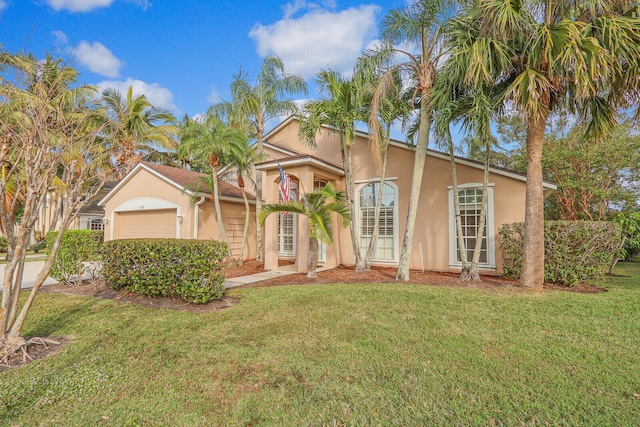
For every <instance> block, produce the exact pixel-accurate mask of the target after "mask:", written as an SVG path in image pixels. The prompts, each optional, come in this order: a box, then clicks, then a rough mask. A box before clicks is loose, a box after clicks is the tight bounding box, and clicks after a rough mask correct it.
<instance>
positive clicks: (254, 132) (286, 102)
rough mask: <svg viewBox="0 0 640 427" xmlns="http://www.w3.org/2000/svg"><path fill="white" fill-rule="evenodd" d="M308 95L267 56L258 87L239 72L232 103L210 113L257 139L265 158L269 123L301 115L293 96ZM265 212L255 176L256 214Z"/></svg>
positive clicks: (299, 81)
mask: <svg viewBox="0 0 640 427" xmlns="http://www.w3.org/2000/svg"><path fill="white" fill-rule="evenodd" d="M297 94H301V95H305V96H306V94H307V84H306V83H305V81H304V79H303V78H302V77H301V76H299V75H297V74H289V73H287V71H286V70H285V67H284V63H283V62H282V60H281V59H280V58H278V57H277V56H267V57H265V58H264V60H263V62H262V69H261V71H260V74H258V76H257V78H256V81H255V84H251V79H250V78H249V76H248V75H247V74H246V73H245V72H243V71H242V69H240V70H239V71H238V73H237V74H235V75H234V77H233V82H232V83H231V101H229V102H222V103H220V104H216V105H213V106H212V107H211V109H210V112H212V113H214V114H216V115H218V116H219V117H221V118H224V119H225V120H227V122H228V123H230V124H232V125H233V126H235V127H239V128H241V129H244V130H246V132H247V134H248V135H249V137H250V138H251V139H255V141H256V147H257V154H258V155H262V154H263V152H264V150H263V143H264V132H265V127H266V124H267V122H268V121H269V120H272V119H275V118H278V117H281V116H285V115H291V114H295V113H297V112H298V107H297V105H296V104H295V102H294V101H293V100H292V99H290V98H289V96H292V95H297ZM261 209H262V174H261V173H258V174H256V212H258V211H260V210H261ZM256 225H257V227H256V259H257V260H262V256H263V237H262V227H260V226H259V224H256Z"/></svg>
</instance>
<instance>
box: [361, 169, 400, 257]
mask: <svg viewBox="0 0 640 427" xmlns="http://www.w3.org/2000/svg"><path fill="white" fill-rule="evenodd" d="M379 183H380V177H378V178H371V179H368V180H366V181H360V184H359V185H357V186H356V194H355V200H354V202H355V205H356V212H357V218H356V220H355V221H353V222H354V223H355V227H357V228H356V229H357V230H358V241H360V239H361V238H362V233H361V222H362V211H361V209H360V192H361V191H362V189H363V188H364V187H366V186H368V185H370V184H379ZM384 184H385V185H389V186H390V187H391V188H392V189H393V194H394V200H393V202H394V203H393V255H394V256H393V259H379V258H375V254H374V257H372V258H371V261H373V262H376V263H381V264H398V263H399V262H400V246H399V244H400V231H399V230H400V224H399V222H400V221H399V214H398V202H399V200H400V189H399V187H398V185H397V184H396V183H394V182H390V181H389V179H388V178H385V180H384ZM365 255H366V254H362V256H363V257H364V256H365Z"/></svg>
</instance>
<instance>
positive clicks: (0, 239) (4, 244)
mask: <svg viewBox="0 0 640 427" xmlns="http://www.w3.org/2000/svg"><path fill="white" fill-rule="evenodd" d="M8 248H9V241H8V240H7V236H0V252H2V253H4V252H7V249H8Z"/></svg>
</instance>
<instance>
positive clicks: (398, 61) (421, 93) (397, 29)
mask: <svg viewBox="0 0 640 427" xmlns="http://www.w3.org/2000/svg"><path fill="white" fill-rule="evenodd" d="M452 3H453V2H452V1H449V0H435V1H431V0H417V1H415V2H414V3H413V4H412V5H411V6H408V7H406V8H403V9H396V10H392V11H391V12H390V13H389V14H388V15H387V16H385V18H384V20H383V39H384V41H385V44H384V46H383V47H382V48H381V49H379V50H378V51H377V52H373V53H372V52H369V54H368V57H369V58H368V59H367V61H368V62H370V63H371V64H373V65H372V66H373V67H376V68H378V67H383V66H384V64H390V65H388V66H387V67H388V68H387V72H386V73H385V74H383V76H382V79H381V80H380V85H379V87H378V91H379V92H380V93H382V94H383V95H382V96H384V94H386V93H387V92H388V88H389V87H390V86H393V85H394V79H395V77H394V75H395V74H396V73H401V74H402V75H403V78H405V80H406V81H409V82H412V83H413V84H414V85H415V91H414V94H413V101H414V105H415V106H419V111H420V115H419V119H418V120H419V121H418V126H419V128H418V139H417V142H416V148H415V155H414V164H413V172H412V176H411V187H410V190H409V207H408V209H407V221H406V227H405V231H404V238H403V240H402V250H401V253H400V263H399V266H398V273H397V275H396V280H402V281H407V280H409V259H410V258H411V251H412V247H413V235H414V229H415V222H416V215H417V212H418V203H419V200H420V192H421V188H422V177H423V175H424V166H425V161H426V157H427V149H428V146H429V132H430V128H431V119H432V117H431V113H432V111H431V106H430V103H429V102H428V100H429V98H430V96H431V88H432V86H433V82H434V79H435V77H436V71H437V65H438V62H439V61H440V59H441V58H442V57H443V55H444V53H445V52H444V50H443V44H442V28H443V25H444V23H445V22H446V19H447V18H448V17H447V14H448V13H451V11H452V10H453V9H452V6H451V4H452ZM406 45H411V46H415V47H416V49H417V53H413V52H412V51H411V50H410V49H409V50H404V49H402V48H400V47H399V46H406ZM403 58H404V59H406V60H405V61H404V62H402V59H403ZM373 113H374V112H372V114H373Z"/></svg>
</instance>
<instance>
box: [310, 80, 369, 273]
mask: <svg viewBox="0 0 640 427" xmlns="http://www.w3.org/2000/svg"><path fill="white" fill-rule="evenodd" d="M316 81H317V83H318V86H319V89H320V92H322V93H324V94H325V95H328V96H327V97H326V98H323V99H320V100H317V101H311V102H308V103H307V104H305V106H304V107H303V116H302V117H301V119H300V132H299V133H300V138H301V139H302V140H303V141H305V142H306V143H307V144H309V145H310V146H311V147H315V144H316V142H315V137H316V134H317V133H318V132H319V131H320V129H321V128H322V126H323V125H328V126H330V127H332V128H334V129H336V130H338V132H339V133H340V153H341V155H342V163H343V165H344V179H345V185H346V200H347V206H348V207H349V212H350V214H351V217H352V218H353V217H354V216H355V203H354V199H353V197H354V194H355V185H354V182H353V164H352V160H351V145H352V144H353V143H354V142H355V139H356V122H358V121H362V122H366V121H367V119H368V116H369V113H368V108H369V104H370V99H371V96H370V95H371V92H370V90H368V87H367V85H366V82H365V78H364V76H363V75H360V74H356V75H355V76H354V77H353V78H351V79H348V78H344V77H341V76H340V75H339V74H338V73H337V72H335V71H330V70H329V71H321V72H320V73H319V74H318V78H317V80H316ZM349 231H350V233H351V244H352V247H353V254H354V257H355V268H354V270H355V271H356V272H361V271H365V265H364V259H363V258H362V254H361V253H360V243H359V238H358V230H356V228H355V227H353V226H352V227H349Z"/></svg>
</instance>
